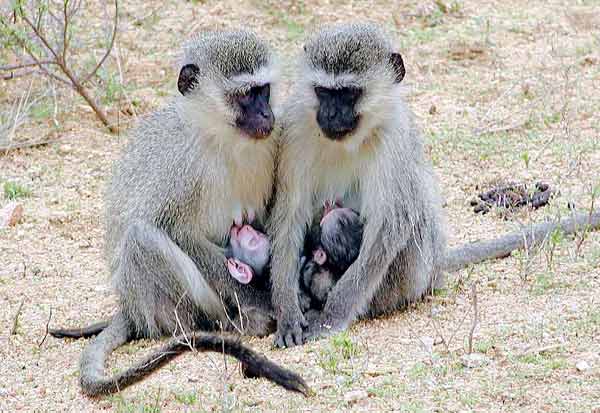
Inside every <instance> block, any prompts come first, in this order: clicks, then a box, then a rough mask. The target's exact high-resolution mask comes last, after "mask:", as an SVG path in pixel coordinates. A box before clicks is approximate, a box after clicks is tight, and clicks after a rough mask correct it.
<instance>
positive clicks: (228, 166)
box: [177, 67, 278, 243]
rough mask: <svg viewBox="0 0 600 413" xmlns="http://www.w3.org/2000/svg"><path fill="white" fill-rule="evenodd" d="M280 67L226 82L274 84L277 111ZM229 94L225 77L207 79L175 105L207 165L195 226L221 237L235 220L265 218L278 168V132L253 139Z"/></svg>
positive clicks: (237, 85) (234, 84) (247, 85)
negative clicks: (237, 120) (237, 121)
mask: <svg viewBox="0 0 600 413" xmlns="http://www.w3.org/2000/svg"><path fill="white" fill-rule="evenodd" d="M276 73H277V72H276V71H275V69H274V68H271V67H268V68H263V69H261V70H259V71H257V72H256V73H255V74H254V75H249V74H245V75H240V76H236V77H234V78H233V79H231V80H229V81H228V82H229V83H228V87H235V88H237V90H243V89H249V88H250V87H252V86H255V85H262V84H266V83H269V84H271V99H270V103H271V106H272V109H273V111H274V112H275V109H276V108H275V107H273V106H274V105H275V104H276V102H277V100H278V99H277V97H276V94H277V83H276V79H277V78H276ZM226 94H227V93H226V92H225V90H223V88H222V82H221V83H217V82H210V83H209V82H207V84H205V85H204V86H202V89H201V90H200V89H198V90H195V91H194V92H193V93H191V94H190V96H189V97H187V96H184V97H181V98H180V99H179V100H178V106H177V107H178V110H179V113H180V115H181V116H182V117H184V119H185V120H186V123H187V124H188V125H190V129H191V130H190V133H192V134H193V135H195V136H196V144H197V145H195V147H194V149H193V150H197V151H198V152H199V156H200V157H201V158H202V160H203V163H202V165H204V167H205V168H206V171H203V173H202V175H203V176H204V178H203V185H204V186H206V194H207V195H206V197H207V199H206V200H205V202H204V205H205V208H202V207H201V210H199V211H198V216H197V220H196V223H195V226H197V227H198V228H207V232H208V233H207V234H205V235H207V236H208V237H209V238H210V239H212V240H213V241H215V242H219V243H220V242H222V241H223V240H224V238H226V236H227V234H228V233H229V228H230V227H231V225H232V224H233V223H234V222H237V223H239V222H240V221H241V220H243V219H244V218H247V217H249V216H253V215H254V216H255V217H256V218H257V219H258V220H261V221H262V220H264V215H265V206H266V203H267V202H268V200H269V198H270V196H271V192H272V190H273V181H274V170H275V146H276V143H275V137H274V134H272V136H269V137H268V138H266V139H262V140H255V139H252V138H250V137H248V136H247V135H245V134H244V133H242V132H241V131H240V130H239V129H238V128H237V127H236V126H235V118H236V112H235V109H234V108H232V107H231V105H230V104H229V102H227V98H226ZM276 121H277V119H276ZM208 217H210V219H209V218H208Z"/></svg>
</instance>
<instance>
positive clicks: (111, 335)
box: [79, 311, 130, 396]
mask: <svg viewBox="0 0 600 413" xmlns="http://www.w3.org/2000/svg"><path fill="white" fill-rule="evenodd" d="M129 337H130V328H129V326H128V324H127V320H126V319H125V317H124V316H123V314H122V313H121V312H120V311H119V312H117V313H116V314H115V315H114V317H113V318H112V320H111V322H110V324H109V325H108V326H107V327H106V328H105V329H103V330H102V332H101V333H100V334H99V335H98V336H97V337H96V338H94V339H92V341H91V342H90V343H89V344H88V345H87V346H86V347H85V349H84V350H83V354H82V355H81V360H80V362H79V372H80V376H79V383H80V384H81V388H82V389H83V392H84V393H85V394H87V395H88V396H97V395H99V394H105V393H110V392H111V389H112V388H113V387H114V385H117V386H118V383H115V382H114V380H113V378H111V377H107V376H105V375H104V364H105V363H106V358H107V357H108V356H109V355H110V353H112V352H113V351H114V350H115V349H116V348H117V347H119V346H121V345H123V344H125V343H127V341H129ZM118 390H119V387H117V388H116V390H112V392H114V391H118Z"/></svg>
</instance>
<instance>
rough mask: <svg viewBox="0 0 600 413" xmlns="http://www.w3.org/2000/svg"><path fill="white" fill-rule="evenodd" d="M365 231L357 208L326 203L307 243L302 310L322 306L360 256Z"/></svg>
mask: <svg viewBox="0 0 600 413" xmlns="http://www.w3.org/2000/svg"><path fill="white" fill-rule="evenodd" d="M362 234H363V223H362V221H361V219H360V216H359V214H358V213H357V212H356V211H355V210H353V209H351V208H341V207H339V205H337V206H336V205H333V206H329V205H326V206H325V211H324V213H323V217H322V218H321V220H320V222H316V221H315V222H314V223H313V225H312V227H311V229H310V231H309V232H308V234H307V236H306V240H305V243H304V257H303V258H302V264H301V270H300V274H301V277H300V280H301V287H302V288H301V290H300V294H299V300H300V307H301V309H302V311H303V312H306V311H308V310H309V309H322V308H323V305H324V304H325V302H326V301H327V296H328V295H329V291H331V289H332V288H333V286H334V285H335V283H336V282H337V281H338V280H339V279H340V278H341V276H342V275H343V274H344V272H346V270H347V269H348V267H350V265H351V264H352V263H353V262H354V261H355V260H356V258H357V257H358V253H359V251H360V245H361V243H362ZM308 257H312V258H310V259H309V258H308Z"/></svg>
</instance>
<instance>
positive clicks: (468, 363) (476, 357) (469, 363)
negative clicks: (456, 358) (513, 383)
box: [460, 353, 489, 369]
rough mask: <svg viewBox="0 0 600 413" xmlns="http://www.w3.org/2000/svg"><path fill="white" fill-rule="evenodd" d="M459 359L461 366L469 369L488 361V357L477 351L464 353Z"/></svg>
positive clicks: (483, 364)
mask: <svg viewBox="0 0 600 413" xmlns="http://www.w3.org/2000/svg"><path fill="white" fill-rule="evenodd" d="M460 361H461V362H462V365H463V366H465V367H467V368H470V369H473V368H476V367H481V366H485V365H486V364H488V363H489V361H488V359H487V358H486V357H485V356H484V355H483V354H479V353H471V354H465V355H464V356H462V357H461V358H460Z"/></svg>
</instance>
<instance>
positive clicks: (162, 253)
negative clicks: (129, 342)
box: [113, 222, 223, 337]
mask: <svg viewBox="0 0 600 413" xmlns="http://www.w3.org/2000/svg"><path fill="white" fill-rule="evenodd" d="M119 249H120V254H119V255H118V256H117V257H116V259H115V260H114V261H113V283H114V286H115V288H116V291H117V293H118V296H119V304H120V308H121V310H122V312H123V314H124V315H125V317H126V318H127V319H128V320H130V321H131V323H132V324H133V326H134V328H135V330H136V331H135V333H137V334H136V335H138V336H149V337H158V336H160V335H165V334H172V333H173V332H176V331H181V330H184V331H191V330H193V329H196V328H197V327H198V325H197V320H198V317H199V316H201V313H204V314H205V315H206V316H207V317H208V318H211V319H214V320H220V319H222V315H223V309H222V305H221V302H220V300H219V298H218V297H217V295H216V294H215V293H214V291H213V290H212V289H211V288H210V286H209V285H208V284H207V282H206V280H205V279H204V277H203V276H202V274H201V273H200V271H199V270H198V268H197V266H196V265H195V264H194V262H193V261H192V260H191V259H190V257H189V256H188V255H187V254H186V253H184V252H183V251H182V250H181V249H180V248H179V247H178V246H177V245H176V244H175V243H174V242H173V241H172V240H171V239H170V238H169V236H168V235H167V234H166V233H165V232H164V231H162V230H160V229H158V228H156V227H155V226H153V225H150V224H147V223H144V222H134V223H133V224H131V225H130V226H129V227H128V229H127V230H126V231H125V234H124V236H123V238H122V240H121V245H120V248H119ZM199 310H200V311H199Z"/></svg>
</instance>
